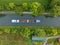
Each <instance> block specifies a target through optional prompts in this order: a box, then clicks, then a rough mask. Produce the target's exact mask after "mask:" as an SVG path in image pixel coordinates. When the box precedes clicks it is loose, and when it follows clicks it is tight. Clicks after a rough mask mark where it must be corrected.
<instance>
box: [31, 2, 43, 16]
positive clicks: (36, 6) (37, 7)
mask: <svg viewBox="0 0 60 45" xmlns="http://www.w3.org/2000/svg"><path fill="white" fill-rule="evenodd" d="M30 11H31V12H33V15H34V16H37V15H40V14H42V13H43V12H44V7H43V5H42V4H41V3H39V2H33V3H32V4H31V9H30Z"/></svg>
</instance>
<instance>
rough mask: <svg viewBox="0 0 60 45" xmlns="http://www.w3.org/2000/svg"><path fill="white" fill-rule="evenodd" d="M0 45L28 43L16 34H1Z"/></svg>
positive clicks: (26, 44)
mask: <svg viewBox="0 0 60 45" xmlns="http://www.w3.org/2000/svg"><path fill="white" fill-rule="evenodd" d="M0 45H29V42H27V41H25V40H24V39H23V38H22V37H21V36H19V35H16V34H1V35H0Z"/></svg>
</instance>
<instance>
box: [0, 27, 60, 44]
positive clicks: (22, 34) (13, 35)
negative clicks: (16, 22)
mask: <svg viewBox="0 0 60 45" xmlns="http://www.w3.org/2000/svg"><path fill="white" fill-rule="evenodd" d="M0 36H1V37H0V39H1V38H2V37H3V36H4V37H3V39H4V40H3V41H2V43H3V44H2V45H4V44H5V45H6V43H7V42H8V43H9V44H11V45H13V44H16V45H17V44H18V45H19V44H21V45H32V36H36V37H40V38H43V37H50V36H60V28H58V27H56V28H55V27H40V26H37V27H36V26H29V27H25V26H17V27H13V26H12V27H0ZM21 38H22V39H21ZM19 39H20V41H19ZM1 40H2V39H1ZM1 40H0V41H1ZM10 40H12V42H9V41H10ZM23 40H24V41H25V42H26V44H25V42H24V41H23ZM4 41H5V42H4ZM15 41H16V43H15ZM18 41H19V42H20V43H18ZM21 42H22V43H21ZM23 42H24V44H23ZM29 42H30V43H29ZM27 43H29V44H27ZM0 44H1V43H0ZM36 44H37V42H36ZM38 44H43V43H42V42H41V43H39V42H38Z"/></svg>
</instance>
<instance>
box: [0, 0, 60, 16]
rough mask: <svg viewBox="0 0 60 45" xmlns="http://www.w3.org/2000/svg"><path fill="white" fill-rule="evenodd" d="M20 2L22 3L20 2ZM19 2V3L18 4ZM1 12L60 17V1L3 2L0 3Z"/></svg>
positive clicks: (24, 0)
mask: <svg viewBox="0 0 60 45" xmlns="http://www.w3.org/2000/svg"><path fill="white" fill-rule="evenodd" d="M19 1H20V2H19ZM17 2H18V3H17ZM0 11H15V12H16V13H17V14H20V15H21V14H22V12H27V11H28V12H32V13H33V16H43V15H45V14H44V13H49V14H46V15H47V16H52V17H56V16H60V1H59V0H37V1H36V0H33V1H32V0H28V1H27V0H23V1H22V0H17V1H13V0H12V1H7V0H5V1H3V0H1V3H0Z"/></svg>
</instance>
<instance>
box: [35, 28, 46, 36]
mask: <svg viewBox="0 0 60 45" xmlns="http://www.w3.org/2000/svg"><path fill="white" fill-rule="evenodd" d="M35 33H36V35H37V36H38V37H45V36H46V33H45V31H44V30H43V29H36V30H35Z"/></svg>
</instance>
